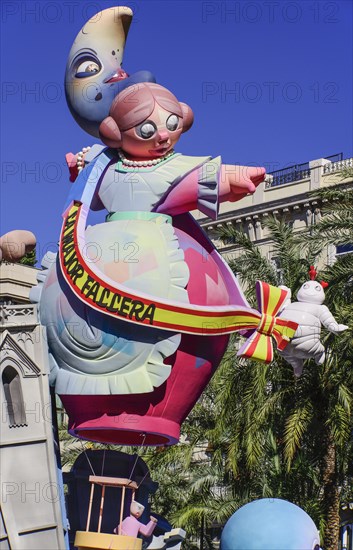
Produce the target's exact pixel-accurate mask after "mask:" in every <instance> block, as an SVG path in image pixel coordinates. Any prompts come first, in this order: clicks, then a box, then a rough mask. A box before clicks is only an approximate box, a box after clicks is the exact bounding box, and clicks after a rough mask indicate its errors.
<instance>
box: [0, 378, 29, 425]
mask: <svg viewBox="0 0 353 550" xmlns="http://www.w3.org/2000/svg"><path fill="white" fill-rule="evenodd" d="M2 384H3V388H4V393H5V401H6V406H7V414H8V419H9V427H10V428H17V427H19V426H27V423H26V412H25V405H24V402H23V395H22V388H21V379H20V375H19V374H18V372H17V370H15V369H14V368H13V367H6V368H5V369H4V372H3V373H2Z"/></svg>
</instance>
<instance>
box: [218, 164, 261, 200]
mask: <svg viewBox="0 0 353 550" xmlns="http://www.w3.org/2000/svg"><path fill="white" fill-rule="evenodd" d="M265 176H266V170H265V168H263V167H260V166H235V165H232V164H222V169H221V174H220V180H219V200H220V202H226V201H230V202H235V201H238V200H240V199H242V198H243V197H245V196H246V195H247V194H248V193H254V192H255V190H256V187H257V186H258V185H259V184H260V183H262V182H263V181H264V180H265Z"/></svg>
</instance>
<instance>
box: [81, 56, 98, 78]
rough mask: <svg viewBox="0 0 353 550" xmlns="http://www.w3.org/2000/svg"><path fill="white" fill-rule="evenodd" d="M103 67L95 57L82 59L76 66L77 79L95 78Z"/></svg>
mask: <svg viewBox="0 0 353 550" xmlns="http://www.w3.org/2000/svg"><path fill="white" fill-rule="evenodd" d="M101 68H102V67H101V65H100V63H99V61H98V59H97V58H95V57H93V56H85V57H83V58H82V57H81V58H80V59H79V60H78V62H77V64H76V69H75V70H76V73H75V77H76V78H86V77H87V76H93V75H95V74H97V73H99V71H100V70H101Z"/></svg>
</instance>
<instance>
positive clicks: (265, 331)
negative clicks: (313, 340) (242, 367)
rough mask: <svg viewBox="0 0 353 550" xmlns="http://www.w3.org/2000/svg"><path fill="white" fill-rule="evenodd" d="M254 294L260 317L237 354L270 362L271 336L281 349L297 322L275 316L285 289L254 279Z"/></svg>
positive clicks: (292, 332)
mask: <svg viewBox="0 0 353 550" xmlns="http://www.w3.org/2000/svg"><path fill="white" fill-rule="evenodd" d="M256 296H257V303H258V307H259V310H260V313H261V317H260V320H259V323H258V325H257V327H256V329H255V331H254V332H253V333H252V334H251V335H250V337H249V338H248V339H247V341H246V342H245V344H244V345H243V346H242V347H241V348H240V350H239V351H238V354H237V355H238V356H239V357H247V358H250V359H256V360H257V361H264V362H265V363H270V362H271V361H272V360H273V344H272V337H273V338H274V339H275V341H276V344H277V348H278V349H279V350H283V349H284V348H285V347H286V345H287V344H288V343H289V341H290V339H291V338H293V336H294V333H295V331H296V330H297V328H298V323H295V322H294V321H288V320H287V319H282V318H279V317H276V315H277V314H278V313H279V312H280V310H281V308H282V306H283V304H284V302H285V301H286V299H287V297H288V291H287V290H284V289H281V288H278V287H275V286H272V285H269V284H268V283H264V282H262V281H256Z"/></svg>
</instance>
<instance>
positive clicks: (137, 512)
mask: <svg viewBox="0 0 353 550" xmlns="http://www.w3.org/2000/svg"><path fill="white" fill-rule="evenodd" d="M144 509H145V507H144V505H143V504H140V503H139V502H137V501H136V500H133V501H132V502H131V506H130V513H131V515H132V516H134V517H135V518H137V519H138V518H140V517H141V516H142V514H143V512H144Z"/></svg>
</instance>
